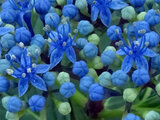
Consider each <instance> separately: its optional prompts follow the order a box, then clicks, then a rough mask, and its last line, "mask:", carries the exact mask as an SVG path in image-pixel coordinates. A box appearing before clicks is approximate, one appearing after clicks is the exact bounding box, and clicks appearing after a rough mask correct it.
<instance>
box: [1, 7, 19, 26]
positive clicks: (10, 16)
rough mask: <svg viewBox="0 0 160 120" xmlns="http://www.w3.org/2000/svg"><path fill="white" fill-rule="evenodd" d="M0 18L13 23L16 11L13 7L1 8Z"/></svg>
mask: <svg viewBox="0 0 160 120" xmlns="http://www.w3.org/2000/svg"><path fill="white" fill-rule="evenodd" d="M1 19H2V21H3V22H4V23H9V24H10V23H13V22H14V21H15V19H16V11H15V10H13V9H3V10H2V11H1Z"/></svg>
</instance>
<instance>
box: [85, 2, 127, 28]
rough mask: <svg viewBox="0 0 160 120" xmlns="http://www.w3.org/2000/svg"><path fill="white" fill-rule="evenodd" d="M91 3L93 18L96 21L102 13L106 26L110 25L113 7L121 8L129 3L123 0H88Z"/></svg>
mask: <svg viewBox="0 0 160 120" xmlns="http://www.w3.org/2000/svg"><path fill="white" fill-rule="evenodd" d="M87 1H88V3H89V4H90V5H91V19H92V21H96V20H97V18H98V15H99V13H100V19H101V21H102V23H103V24H104V25H105V26H107V27H108V26H110V23H111V11H110V8H111V9H114V10H119V9H122V8H124V7H126V6H128V4H127V3H125V2H123V1H121V0H112V1H111V0H87Z"/></svg>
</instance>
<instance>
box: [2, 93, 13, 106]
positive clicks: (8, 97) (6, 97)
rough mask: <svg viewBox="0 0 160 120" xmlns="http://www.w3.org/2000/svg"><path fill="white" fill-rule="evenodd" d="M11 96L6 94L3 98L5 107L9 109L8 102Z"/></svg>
mask: <svg viewBox="0 0 160 120" xmlns="http://www.w3.org/2000/svg"><path fill="white" fill-rule="evenodd" d="M10 98H11V96H5V97H3V98H2V105H3V107H4V108H5V109H7V102H8V100H9V99H10Z"/></svg>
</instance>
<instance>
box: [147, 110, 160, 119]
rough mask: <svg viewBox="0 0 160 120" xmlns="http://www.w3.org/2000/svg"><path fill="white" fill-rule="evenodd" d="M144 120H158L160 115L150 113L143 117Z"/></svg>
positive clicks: (153, 112)
mask: <svg viewBox="0 0 160 120" xmlns="http://www.w3.org/2000/svg"><path fill="white" fill-rule="evenodd" d="M145 120H160V114H159V113H158V112H155V111H150V112H148V113H147V114H146V115H145Z"/></svg>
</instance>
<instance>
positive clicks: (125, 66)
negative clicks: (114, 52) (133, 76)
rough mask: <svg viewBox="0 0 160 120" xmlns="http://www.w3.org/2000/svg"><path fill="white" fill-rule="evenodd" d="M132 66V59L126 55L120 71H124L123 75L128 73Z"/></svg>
mask: <svg viewBox="0 0 160 120" xmlns="http://www.w3.org/2000/svg"><path fill="white" fill-rule="evenodd" d="M132 65H133V58H132V57H130V56H128V55H127V56H126V57H125V58H124V60H123V63H122V66H121V70H122V71H124V72H125V73H128V72H129V71H130V69H131V67H132Z"/></svg>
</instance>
